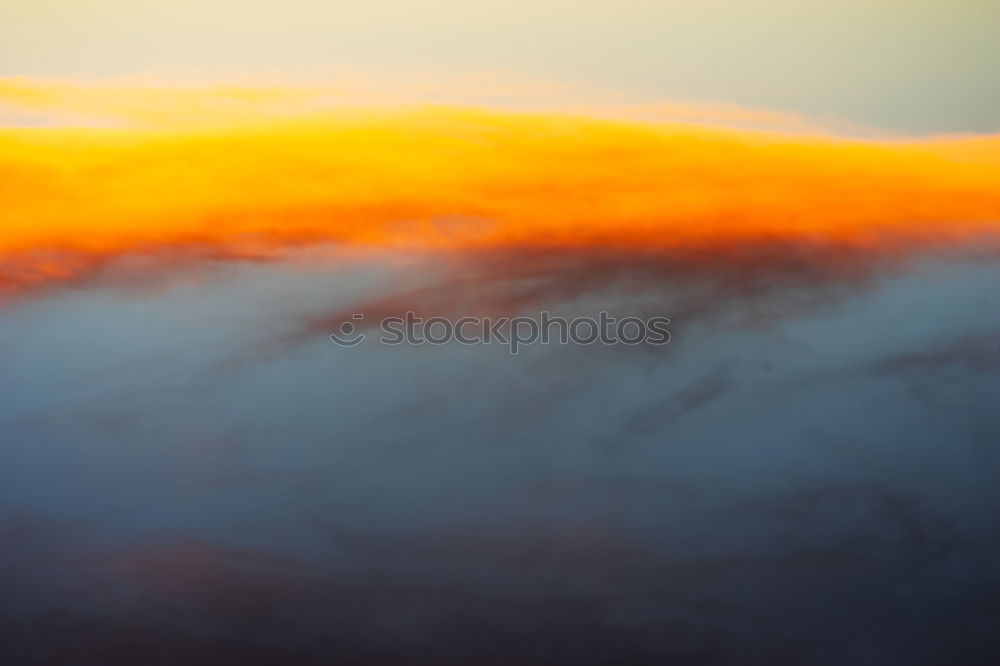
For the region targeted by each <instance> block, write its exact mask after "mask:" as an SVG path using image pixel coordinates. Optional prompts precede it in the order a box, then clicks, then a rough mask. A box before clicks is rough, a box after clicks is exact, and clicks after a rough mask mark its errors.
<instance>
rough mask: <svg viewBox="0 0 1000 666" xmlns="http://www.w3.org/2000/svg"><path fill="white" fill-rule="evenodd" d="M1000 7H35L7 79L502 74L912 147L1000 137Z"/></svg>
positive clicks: (18, 13)
mask: <svg viewBox="0 0 1000 666" xmlns="http://www.w3.org/2000/svg"><path fill="white" fill-rule="evenodd" d="M998 64H1000V0H953V1H947V0H939V1H932V0H840V1H834V0H826V1H818V0H799V1H793V0H742V1H740V0H701V1H696V2H692V1H687V0H686V1H683V2H681V1H678V0H660V1H655V0H619V1H616V2H611V1H606V2H599V1H596V0H576V1H568V0H535V1H531V2H529V1H526V0H474V1H471V0H467V1H465V2H459V1H458V0H364V1H363V2H361V1H354V2H346V1H343V0H340V1H337V0H334V1H329V2H321V1H320V0H250V1H236V0H220V1H214V2H206V1H204V0H201V1H196V0H171V1H165V0H160V1H156V0H32V1H31V2H25V1H20V2H10V1H8V2H5V3H3V4H2V5H0V76H57V77H69V78H78V77H79V78H87V79H90V78H95V77H96V78H114V77H123V76H134V75H151V76H156V75H171V76H178V75H181V76H184V75H192V76H201V77H204V76H206V75H209V76H210V75H218V76H220V77H225V76H229V75H244V76H246V75H251V76H252V75H257V74H261V75H269V76H271V77H272V78H273V77H274V76H278V77H282V76H287V77H290V78H294V77H303V76H310V77H313V78H315V77H316V76H322V75H324V74H325V73H328V72H343V71H372V70H377V71H381V72H397V73H398V75H399V76H403V77H405V76H406V75H407V74H406V73H407V72H408V71H418V70H419V71H423V72H428V71H429V72H434V73H439V74H442V75H451V74H465V73H469V72H495V73H498V74H499V73H502V74H503V75H507V76H509V75H513V76H525V77H533V78H537V79H540V80H545V81H554V82H567V83H572V84H585V85H588V86H594V87H596V88H607V89H608V90H615V91H629V92H633V93H635V94H636V95H639V96H643V97H644V99H647V100H648V99H650V98H655V99H658V100H664V101H671V100H672V101H694V102H708V103H727V104H739V105H745V106H751V107H768V108H776V109H783V110H789V111H796V112H799V113H803V114H806V115H811V116H817V117H828V118H835V119H839V120H843V121H845V122H849V123H856V124H859V125H868V126H873V127H879V128H884V129H887V130H891V131H900V132H997V131H1000V75H998V73H997V66H998Z"/></svg>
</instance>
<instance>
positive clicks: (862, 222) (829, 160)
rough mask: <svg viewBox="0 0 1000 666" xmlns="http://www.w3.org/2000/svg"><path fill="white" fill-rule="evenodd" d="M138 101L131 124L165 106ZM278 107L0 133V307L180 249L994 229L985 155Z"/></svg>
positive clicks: (513, 118)
mask: <svg viewBox="0 0 1000 666" xmlns="http://www.w3.org/2000/svg"><path fill="white" fill-rule="evenodd" d="M57 92H58V91H57ZM0 93H2V90H0ZM37 94H40V93H37ZM53 94H55V93H53ZM150 94H151V95H152V96H151V98H150V100H151V101H150V102H149V106H151V107H155V106H156V105H157V104H162V103H163V96H162V95H155V94H153V93H150ZM135 95H136V93H135V91H132V92H131V93H130V97H129V104H134V103H135V100H134V97H135ZM194 96H196V94H195V93H194V92H190V93H189V95H188V96H187V97H185V98H184V100H183V103H184V104H185V105H186V106H188V107H190V106H192V104H193V102H192V99H193V97H194ZM3 99H4V98H3V96H2V94H0V101H3ZM88 99H89V98H88ZM298 99H299V98H298V97H295V96H294V95H292V99H291V101H289V96H288V95H287V94H285V93H282V92H281V91H269V90H266V89H261V90H257V91H253V90H245V89H241V90H240V91H239V94H238V95H235V94H234V95H232V96H230V97H229V102H228V104H229V106H228V107H227V108H226V114H227V115H225V118H231V119H233V120H232V122H231V123H229V124H226V123H225V122H223V121H222V120H220V118H223V117H222V116H218V115H217V116H213V122H212V123H209V124H205V125H204V126H200V125H198V124H197V123H192V122H184V123H175V124H170V123H163V122H157V120H156V119H157V118H161V116H155V114H154V115H153V116H148V117H147V116H142V115H141V114H139V116H138V117H141V118H143V119H145V120H146V122H145V124H143V123H142V122H133V123H132V124H130V125H128V126H127V127H103V128H102V127H91V128H81V127H73V128H71V127H44V128H26V127H16V128H13V127H9V128H6V129H0V216H2V218H0V292H2V291H7V292H9V293H10V292H17V291H21V290H24V289H27V288H30V287H34V286H39V285H45V284H48V283H52V282H59V281H65V280H72V279H74V278H75V277H77V276H79V275H82V274H83V273H85V271H86V270H87V269H88V267H92V266H93V265H94V263H95V262H102V261H106V260H110V259H113V258H116V257H120V256H123V255H128V254H130V253H143V252H156V251H157V249H158V248H171V247H183V246H190V245H195V246H199V247H208V248H212V249H213V251H215V252H217V253H220V254H223V255H234V256H241V255H243V254H246V253H252V254H254V255H260V254H271V253H275V252H280V251H281V250H283V249H285V248H288V247H290V246H293V245H299V244H303V243H319V242H337V243H345V244H351V245H363V246H375V247H402V248H407V247H413V248H421V249H455V250H461V249H473V248H490V247H498V246H545V247H549V246H560V247H565V246H570V247H575V246H587V247H591V246H601V247H605V246H611V247H617V248H628V247H637V248H638V247H641V248H643V249H655V248H660V247H662V248H677V247H684V246H689V245H697V246H699V247H702V248H705V247H708V248H711V247H712V246H713V245H715V244H719V245H720V246H721V245H722V244H725V245H727V246H728V245H731V244H732V243H734V242H744V241H758V240H762V239H777V240H781V241H783V242H789V241H790V242H796V241H803V242H809V243H817V242H819V243H824V242H829V243H831V244H833V243H836V244H844V245H848V246H851V247H855V248H859V249H864V250H866V251H872V252H886V253H890V252H903V251H906V250H907V249H908V248H911V247H915V246H917V245H922V244H925V243H939V242H949V241H955V240H962V239H967V238H968V237H970V236H975V235H980V234H985V235H993V234H996V233H997V232H1000V138H995V137H987V138H978V139H960V138H941V139H934V140H924V141H909V142H902V141H861V140H847V139H834V138H823V137H803V136H791V135H782V134H779V133H774V132H752V131H738V130H724V129H706V128H701V127H697V126H693V125H665V124H653V123H639V122H624V121H609V120H594V119H588V118H584V117H579V116H569V115H555V114H526V113H520V114H518V113H501V112H495V111H486V110H476V109H462V108H449V107H440V106H437V107H434V106H424V107H417V108H408V109H391V110H390V109H367V110H366V109H360V108H353V109H343V108H342V109H340V110H336V109H334V110H329V109H327V110H314V111H312V112H310V113H309V114H306V115H300V116H295V115H291V114H289V113H286V112H284V111H282V112H281V113H274V112H273V109H271V108H270V107H268V109H264V110H261V108H260V105H261V104H264V105H265V106H266V105H271V104H277V103H279V102H280V103H281V104H282V105H284V104H291V105H292V106H294V103H295V102H296V100H298ZM7 101H11V100H9V99H8V100H7ZM15 101H16V100H15ZM29 101H30V100H29ZM35 101H36V102H37V101H38V100H37V99H36V100H35ZM20 102H22V103H23V102H25V100H23V99H21V100H20ZM241 104H242V105H245V111H242V112H241V111H240V110H241V109H242V108H243V107H241ZM95 108H96V107H95ZM130 108H131V107H130ZM193 108H198V105H196V104H194V107H193ZM285 108H286V107H285V106H282V109H285ZM88 110H93V109H90V108H89V107H88ZM255 114H256V115H255ZM150 118H153V120H150Z"/></svg>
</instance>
